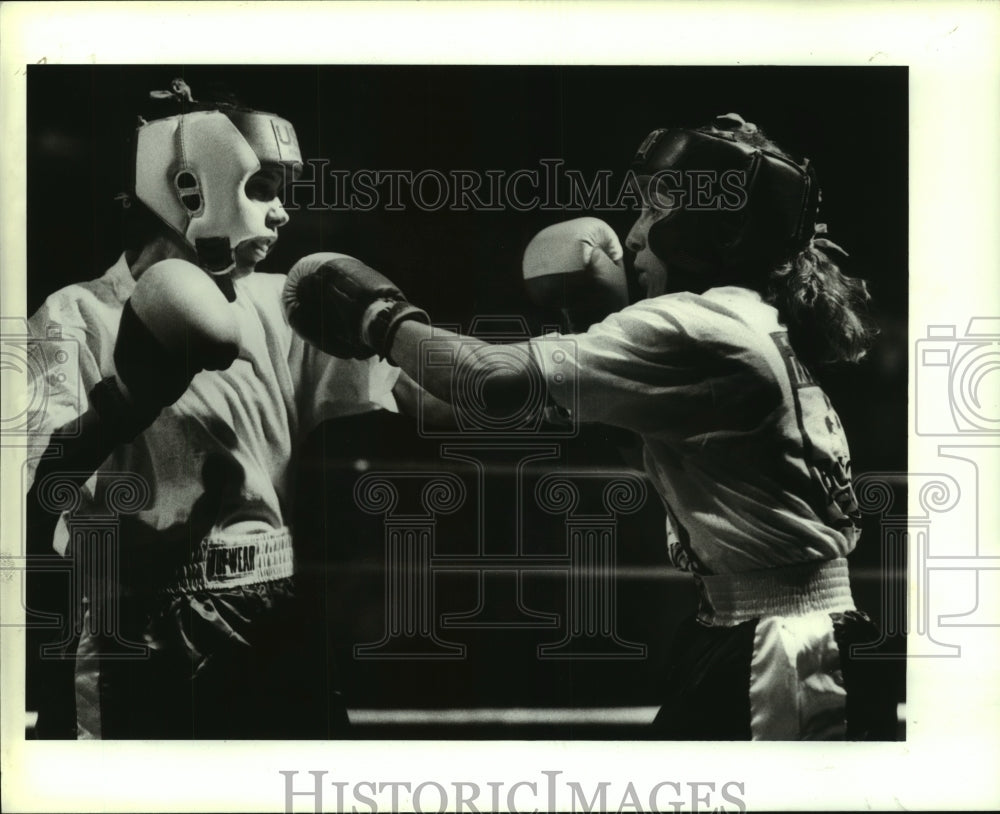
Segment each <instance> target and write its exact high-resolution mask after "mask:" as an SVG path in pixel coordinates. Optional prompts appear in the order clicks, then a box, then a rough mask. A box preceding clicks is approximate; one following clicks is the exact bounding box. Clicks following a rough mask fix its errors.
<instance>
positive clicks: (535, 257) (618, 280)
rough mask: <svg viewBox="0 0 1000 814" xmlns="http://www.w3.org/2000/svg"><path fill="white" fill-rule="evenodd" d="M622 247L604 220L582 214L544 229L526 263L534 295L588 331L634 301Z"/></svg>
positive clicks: (527, 282)
mask: <svg viewBox="0 0 1000 814" xmlns="http://www.w3.org/2000/svg"><path fill="white" fill-rule="evenodd" d="M622 257H623V252H622V246H621V243H620V242H619V240H618V236H617V235H616V234H615V233H614V230H613V229H612V228H611V227H610V226H608V224H606V223H605V222H604V221H602V220H599V219H598V218H576V219H575V220H570V221H565V222H564V223H557V224H555V225H553V226H549V227H547V228H545V229H542V231H540V232H539V233H538V234H537V235H535V237H534V238H532V240H531V242H530V243H529V244H528V246H527V248H526V249H525V250H524V258H523V261H522V264H521V267H522V271H523V274H524V285H525V290H526V292H527V294H528V298H529V299H530V300H531V301H532V302H533V303H534V304H535V305H538V306H541V307H543V308H558V309H560V310H561V311H562V312H563V314H564V316H565V317H566V318H567V320H568V322H569V324H570V327H571V329H572V330H586V328H587V327H589V326H590V325H592V324H593V323H594V322H599V321H600V320H602V319H604V317H606V316H607V315H608V314H611V313H613V312H615V311H619V310H621V309H622V308H624V307H625V306H626V305H628V283H627V282H626V279H625V267H624V264H623V263H622Z"/></svg>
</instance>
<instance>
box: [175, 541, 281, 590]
mask: <svg viewBox="0 0 1000 814" xmlns="http://www.w3.org/2000/svg"><path fill="white" fill-rule="evenodd" d="M293 571H294V560H293V557H292V534H291V532H290V531H289V530H288V529H287V528H285V527H282V528H280V529H275V530H274V531H268V532H261V533H258V534H225V533H222V534H214V535H210V536H209V537H206V538H205V539H204V540H202V541H201V545H200V546H199V547H198V551H197V552H196V554H195V556H194V558H193V559H192V561H191V562H190V563H189V564H187V565H185V566H184V567H183V568H181V569H180V570H179V572H178V574H177V578H176V579H175V580H174V582H173V583H172V584H170V585H168V586H167V587H166V589H165V591H166V593H169V594H180V593H190V592H191V591H204V590H219V589H226V588H238V587H240V586H241V585H254V584H256V583H260V582H272V581H274V580H277V579H283V578H285V577H290V576H292V573H293Z"/></svg>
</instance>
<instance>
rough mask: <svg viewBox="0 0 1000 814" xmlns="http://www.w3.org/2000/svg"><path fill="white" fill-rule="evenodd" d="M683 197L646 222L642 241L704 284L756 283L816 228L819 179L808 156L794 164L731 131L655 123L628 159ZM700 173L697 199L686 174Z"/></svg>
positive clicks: (639, 173)
mask: <svg viewBox="0 0 1000 814" xmlns="http://www.w3.org/2000/svg"><path fill="white" fill-rule="evenodd" d="M632 171H633V173H635V175H636V176H638V177H642V176H651V177H653V178H655V179H657V180H658V181H660V182H661V188H662V186H663V185H664V184H665V185H666V187H667V188H668V189H669V190H670V191H673V192H676V191H677V184H678V183H681V185H682V188H683V189H684V190H685V192H686V194H685V197H684V198H683V199H682V200H681V202H680V204H679V205H678V208H677V209H676V210H675V211H673V212H671V213H670V214H668V215H667V216H666V217H665V218H663V219H662V220H659V221H657V222H656V223H654V224H653V226H651V227H650V229H649V233H648V235H647V245H648V246H649V249H650V251H652V252H653V254H655V255H656V256H657V257H659V258H660V259H661V260H663V261H664V262H667V263H670V264H673V265H675V267H677V268H678V270H680V271H686V272H691V273H693V274H695V275H696V276H697V277H698V278H699V284H701V283H704V285H705V288H708V287H711V286H712V285H725V284H732V283H736V284H743V285H751V286H754V285H756V284H758V283H761V282H763V281H764V280H765V279H766V277H767V274H768V273H769V272H770V271H772V270H773V269H774V268H775V267H777V266H779V265H780V264H781V263H783V262H786V261H787V260H789V259H790V258H791V257H793V256H794V255H795V254H796V253H798V252H799V251H801V250H802V249H803V248H804V247H805V246H806V245H807V244H808V243H809V240H810V238H811V237H812V235H813V226H814V223H815V219H816V214H817V210H818V205H819V185H818V183H817V180H816V174H815V172H814V171H813V169H812V167H811V166H810V165H809V162H808V161H805V162H804V163H803V164H801V165H800V164H797V163H796V162H794V161H792V160H791V159H788V158H785V157H784V156H781V155H778V154H777V153H774V152H770V151H768V150H764V149H761V148H759V147H754V146H752V145H749V144H744V143H742V142H739V141H737V140H736V137H735V136H734V135H733V134H731V133H704V132H701V131H697V130H665V129H664V130H654V131H653V132H652V133H650V134H649V135H648V136H647V137H646V139H645V140H644V141H643V142H642V144H641V145H640V146H639V150H638V151H637V152H636V155H635V158H634V159H633V160H632ZM692 174H693V175H694V176H697V177H699V178H701V179H702V181H704V183H701V182H699V184H698V187H697V189H699V190H700V193H699V194H698V195H697V198H698V200H692V198H693V197H695V196H694V195H692V191H693V190H692V184H688V183H684V182H683V181H684V179H683V176H685V175H688V176H689V178H688V179H687V180H690V179H691V177H693V176H692Z"/></svg>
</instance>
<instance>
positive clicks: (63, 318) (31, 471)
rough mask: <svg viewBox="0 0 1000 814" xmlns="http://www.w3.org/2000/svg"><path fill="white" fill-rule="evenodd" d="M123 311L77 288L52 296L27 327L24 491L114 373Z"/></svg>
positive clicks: (71, 432) (25, 346)
mask: <svg viewBox="0 0 1000 814" xmlns="http://www.w3.org/2000/svg"><path fill="white" fill-rule="evenodd" d="M118 313H119V311H118V310H116V309H115V308H114V307H112V306H111V305H109V304H108V303H105V302H102V301H101V299H100V298H99V297H95V296H91V293H90V292H88V291H86V290H84V289H82V288H81V289H80V290H79V291H77V290H75V289H74V288H73V287H71V288H69V289H64V290H62V291H59V292H56V293H55V294H53V295H51V296H50V297H49V298H48V299H47V300H46V301H45V303H44V304H43V305H42V306H41V307H40V308H39V309H38V311H36V312H35V313H34V314H33V315H32V316H31V318H30V319H28V321H27V329H28V330H27V335H26V337H25V338H24V340H23V345H22V349H23V352H24V354H25V357H24V358H25V361H26V363H27V364H26V368H27V370H26V373H27V375H26V380H25V384H26V391H25V393H24V396H25V398H26V400H27V409H26V412H25V419H26V421H27V422H28V426H29V429H30V442H31V447H32V449H31V450H29V454H28V457H27V461H26V470H25V472H26V482H25V484H24V486H25V489H28V488H30V487H31V485H32V483H33V482H34V477H35V471H36V470H37V467H38V454H41V452H42V451H43V450H44V449H45V448H46V447H47V446H48V444H49V441H50V440H51V438H52V435H53V433H55V432H57V431H59V432H62V433H65V434H66V435H68V436H72V435H73V434H74V428H75V427H76V422H77V421H78V419H79V418H80V417H81V416H82V415H83V413H84V412H86V410H87V407H88V393H90V391H91V390H92V389H93V388H94V387H95V386H96V385H97V383H98V382H100V381H101V379H102V378H103V373H102V370H107V369H109V365H110V364H111V361H110V360H111V354H112V353H113V350H114V342H115V331H114V329H113V327H111V326H114V325H116V323H117V317H118Z"/></svg>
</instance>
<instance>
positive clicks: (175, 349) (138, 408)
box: [114, 259, 240, 422]
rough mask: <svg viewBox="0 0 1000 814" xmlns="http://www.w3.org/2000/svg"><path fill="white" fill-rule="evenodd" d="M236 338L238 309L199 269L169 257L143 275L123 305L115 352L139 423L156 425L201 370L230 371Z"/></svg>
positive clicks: (127, 397) (236, 350)
mask: <svg viewBox="0 0 1000 814" xmlns="http://www.w3.org/2000/svg"><path fill="white" fill-rule="evenodd" d="M239 335H240V332H239V325H238V323H237V321H236V314H235V312H234V310H233V306H231V305H230V304H229V302H228V301H227V300H226V297H225V295H224V294H223V293H222V291H220V290H219V287H218V286H217V285H216V284H215V282H214V281H213V280H212V278H211V277H209V276H208V275H207V274H206V273H205V272H204V271H202V270H201V269H200V268H198V267H197V266H195V265H194V264H192V263H188V262H187V261H185V260H177V259H170V260H162V261H160V262H159V263H154V264H153V265H152V266H150V267H149V268H148V269H146V271H145V272H143V274H142V275H141V276H140V277H139V279H138V281H137V282H136V284H135V289H134V290H133V292H132V296H131V297H130V298H129V299H128V301H127V302H126V303H125V307H124V309H123V311H122V316H121V320H120V322H119V326H118V338H117V341H116V342H115V350H114V362H115V371H116V373H117V377H118V380H119V382H120V383H121V384H122V385H124V388H125V392H124V393H123V396H124V398H125V401H126V402H127V403H128V404H129V406H130V407H131V408H132V411H133V412H134V413H135V415H136V420H138V421H140V422H141V421H142V420H146V421H149V422H151V421H152V419H153V418H155V417H156V415H158V414H159V412H160V411H161V410H162V409H163V408H164V407H167V406H169V405H171V404H173V403H174V402H176V401H177V400H178V399H179V398H180V397H181V396H182V395H183V394H184V391H185V390H187V388H188V386H189V385H190V384H191V380H192V379H193V378H194V377H195V375H196V374H197V373H199V372H200V371H202V370H224V369H225V368H228V367H229V366H230V365H231V364H232V363H233V361H234V360H235V359H236V357H237V355H238V354H239Z"/></svg>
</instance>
